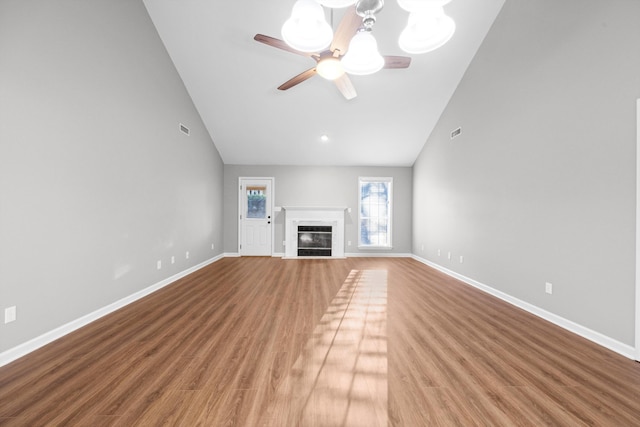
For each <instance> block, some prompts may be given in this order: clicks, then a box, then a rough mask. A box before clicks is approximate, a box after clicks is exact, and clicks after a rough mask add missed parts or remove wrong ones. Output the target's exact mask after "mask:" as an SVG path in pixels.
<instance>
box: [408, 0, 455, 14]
mask: <svg viewBox="0 0 640 427" xmlns="http://www.w3.org/2000/svg"><path fill="white" fill-rule="evenodd" d="M450 1H451V0H398V6H400V7H401V8H403V9H404V10H406V11H407V12H418V11H419V10H422V9H425V8H429V7H442V6H444V5H445V4H447V3H449V2H450Z"/></svg>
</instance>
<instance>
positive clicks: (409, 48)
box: [398, 7, 456, 53]
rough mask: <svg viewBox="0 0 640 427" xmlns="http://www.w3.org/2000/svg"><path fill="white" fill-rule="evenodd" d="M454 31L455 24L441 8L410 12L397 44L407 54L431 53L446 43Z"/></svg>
mask: <svg viewBox="0 0 640 427" xmlns="http://www.w3.org/2000/svg"><path fill="white" fill-rule="evenodd" d="M455 31H456V23H455V22H454V21H453V19H451V18H450V17H449V16H447V15H445V14H444V11H443V10H442V8H441V7H437V8H431V9H429V10H424V11H420V12H411V13H410V14H409V23H408V24H407V27H406V28H405V29H404V30H403V31H402V33H401V34H400V39H399V40H398V44H399V45H400V48H401V49H402V50H404V51H405V52H407V53H426V52H431V51H432V50H435V49H437V48H439V47H441V46H442V45H444V44H445V43H446V42H448V41H449V40H450V39H451V37H452V36H453V33H455Z"/></svg>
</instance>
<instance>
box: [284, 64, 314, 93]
mask: <svg viewBox="0 0 640 427" xmlns="http://www.w3.org/2000/svg"><path fill="white" fill-rule="evenodd" d="M315 75H316V69H315V67H314V68H310V69H308V70H307V71H303V72H301V73H300V74H298V75H297V76H295V77H293V78H291V79H289V80H287V81H286V82H284V83H282V84H281V85H280V86H278V89H279V90H287V89H290V88H292V87H294V86H295V85H297V84H299V83H302V82H303V81H305V80H307V79H309V78H311V77H313V76H315Z"/></svg>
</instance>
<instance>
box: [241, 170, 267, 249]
mask: <svg viewBox="0 0 640 427" xmlns="http://www.w3.org/2000/svg"><path fill="white" fill-rule="evenodd" d="M245 179H246V180H251V179H264V180H268V181H271V194H270V197H269V211H270V212H271V255H272V256H273V253H274V252H273V251H274V248H275V246H274V245H275V242H274V230H275V224H274V221H273V220H274V219H275V218H274V217H273V207H274V206H275V196H276V185H275V184H276V183H275V181H276V180H275V178H274V177H272V176H267V177H264V176H258V177H256V176H241V177H238V187H237V188H238V191H237V193H236V194H237V195H238V215H237V217H236V220H237V223H236V224H237V226H238V248H237V249H238V255H240V256H242V251H241V250H240V245H241V244H242V220H241V219H240V215H241V213H242V198H241V197H240V187H241V185H242V181H243V180H245Z"/></svg>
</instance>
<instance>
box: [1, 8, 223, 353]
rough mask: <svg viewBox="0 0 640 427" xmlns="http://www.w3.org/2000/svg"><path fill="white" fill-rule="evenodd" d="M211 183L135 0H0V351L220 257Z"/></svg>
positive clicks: (215, 159) (178, 94)
mask: <svg viewBox="0 0 640 427" xmlns="http://www.w3.org/2000/svg"><path fill="white" fill-rule="evenodd" d="M179 122H182V123H184V124H185V125H187V126H189V127H190V128H191V136H189V137H186V136H184V135H183V134H181V133H180V132H178V123H179ZM222 182H223V165H222V161H221V159H220V156H219V155H218V152H217V150H216V148H215V146H214V145H213V142H212V141H211V139H210V137H209V136H208V133H207V132H206V130H205V128H204V126H203V124H202V122H201V120H200V117H199V115H198V113H197V112H196V110H195V108H194V106H193V105H192V102H191V99H190V97H189V96H188V94H187V92H186V90H185V88H184V86H183V84H182V81H181V79H180V77H179V76H178V74H177V72H176V70H175V68H174V67H173V64H172V62H171V60H170V59H169V56H168V55H167V53H166V51H165V49H164V47H163V45H162V43H161V41H160V39H159V37H158V35H157V33H156V31H155V28H154V26H153V24H152V22H151V20H150V19H149V17H148V15H147V12H146V10H145V7H144V5H143V3H142V1H132V0H110V1H104V0H82V1H78V0H57V1H55V2H51V1H47V0H38V1H24V0H0V310H2V312H4V308H6V307H9V306H14V305H15V306H17V321H16V322H13V323H9V324H6V325H5V324H4V322H0V352H2V351H3V350H7V349H9V348H13V347H15V346H17V345H19V344H21V343H24V342H26V341H28V340H29V339H32V338H34V337H37V336H39V335H41V334H43V333H45V332H48V331H50V330H52V329H54V328H56V327H58V326H61V325H63V324H65V323H67V322H69V321H72V320H75V319H77V318H79V317H81V316H83V315H85V314H88V313H90V312H92V311H94V310H96V309H99V308H101V307H104V306H106V305H108V304H110V303H112V302H115V301H117V300H118V299H121V298H123V297H125V296H128V295H131V294H133V293H134V292H136V291H138V290H141V289H144V288H146V287H148V286H150V285H152V284H155V283H158V282H159V281H161V280H163V279H165V278H167V277H170V276H172V275H174V274H176V273H178V272H180V271H184V270H186V269H188V268H190V267H192V266H194V265H196V264H198V263H201V262H203V261H205V260H207V259H211V258H212V257H214V256H215V255H216V254H220V253H221V252H222V234H221V230H222V206H221V203H222V191H223V188H222ZM212 244H214V245H215V250H212V249H211V245H212ZM186 251H190V255H191V256H190V258H189V259H186V258H185V253H186ZM171 256H175V257H176V262H175V264H173V265H171V263H170V257H171ZM157 260H162V262H163V268H162V269H161V270H159V271H158V270H157V269H156V261H157Z"/></svg>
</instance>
